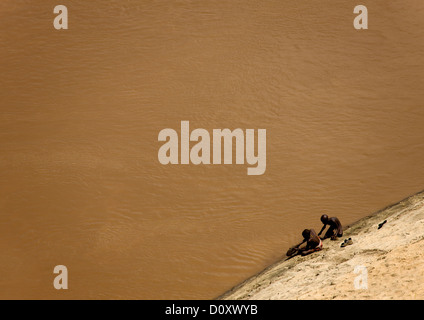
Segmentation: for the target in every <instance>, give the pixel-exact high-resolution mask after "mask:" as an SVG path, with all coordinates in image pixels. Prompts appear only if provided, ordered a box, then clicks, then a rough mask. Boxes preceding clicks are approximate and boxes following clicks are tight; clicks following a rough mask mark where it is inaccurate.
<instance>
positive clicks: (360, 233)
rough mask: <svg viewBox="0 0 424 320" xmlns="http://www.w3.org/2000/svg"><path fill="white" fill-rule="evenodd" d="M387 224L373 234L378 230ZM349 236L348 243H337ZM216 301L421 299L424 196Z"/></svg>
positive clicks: (423, 290)
mask: <svg viewBox="0 0 424 320" xmlns="http://www.w3.org/2000/svg"><path fill="white" fill-rule="evenodd" d="M384 220H387V222H386V223H385V224H384V225H383V226H382V227H381V228H380V229H378V225H379V224H380V223H381V222H383V221H384ZM348 237H351V238H352V239H353V244H352V245H349V246H346V247H344V248H341V247H340V244H341V243H342V242H343V240H344V239H345V238H348ZM218 299H231V300H233V299H252V300H263V299H265V300H267V299H424V191H423V192H420V193H418V194H416V195H414V196H411V197H409V198H407V199H405V200H403V201H401V202H399V203H397V204H395V205H392V206H390V207H387V208H385V209H383V210H381V211H379V212H377V213H375V214H373V215H371V216H368V217H365V218H363V219H361V220H359V221H358V222H356V223H355V224H353V225H352V226H350V227H348V228H347V229H346V230H345V232H344V235H343V238H342V239H341V240H337V241H331V240H329V239H327V240H325V241H324V249H323V250H322V251H320V252H315V253H313V254H311V255H309V256H306V257H301V256H296V257H294V258H292V259H289V260H284V261H281V262H278V263H276V264H274V265H272V266H270V267H268V268H267V269H265V270H263V271H262V272H261V273H259V274H257V275H255V276H253V277H252V278H250V279H248V280H246V281H245V282H243V283H241V284H240V285H238V286H236V287H234V288H233V289H231V290H230V291H228V292H226V293H225V294H223V295H222V296H221V297H219V298H218Z"/></svg>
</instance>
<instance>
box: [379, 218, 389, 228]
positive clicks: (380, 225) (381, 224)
mask: <svg viewBox="0 0 424 320" xmlns="http://www.w3.org/2000/svg"><path fill="white" fill-rule="evenodd" d="M386 222H387V220H384V221H383V222H382V223H380V224H379V225H378V229H381V227H382V226H383V225H384V224H385V223H386Z"/></svg>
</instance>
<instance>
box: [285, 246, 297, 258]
mask: <svg viewBox="0 0 424 320" xmlns="http://www.w3.org/2000/svg"><path fill="white" fill-rule="evenodd" d="M298 252H299V248H297V247H292V248H290V249H289V250H287V253H286V256H287V257H291V256H293V255H295V254H297V253H298Z"/></svg>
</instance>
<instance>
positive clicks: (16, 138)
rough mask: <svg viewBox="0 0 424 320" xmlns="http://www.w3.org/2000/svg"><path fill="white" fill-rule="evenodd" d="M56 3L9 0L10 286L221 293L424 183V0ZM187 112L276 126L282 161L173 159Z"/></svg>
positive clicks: (55, 294)
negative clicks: (167, 153) (360, 11)
mask: <svg viewBox="0 0 424 320" xmlns="http://www.w3.org/2000/svg"><path fill="white" fill-rule="evenodd" d="M58 4H62V3H58V2H56V1H50V0H43V1H29V0H28V1H24V0H13V1H12V0H2V1H1V3H0V30H1V31H0V44H1V46H0V66H1V76H0V217H1V219H0V272H1V274H2V276H1V277H0V298H25V299H41V298H46V299H47V298H51V299H63V298H67V299H102V298H115V299H210V298H214V297H216V296H218V295H220V294H222V293H223V292H225V291H226V290H228V289H230V288H231V287H232V286H234V285H236V284H237V283H239V282H240V281H242V280H244V279H246V278H247V277H249V276H251V275H253V274H255V273H256V272H258V271H260V270H262V269H263V268H264V267H266V266H267V265H269V264H271V263H273V262H275V261H277V260H278V259H281V258H282V256H283V255H284V253H285V251H286V250H287V248H288V247H289V246H290V245H291V244H293V243H296V242H298V241H299V240H301V231H302V230H303V229H304V228H307V227H309V228H314V229H316V230H317V229H318V230H319V229H320V227H321V225H320V221H319V217H320V215H321V214H322V213H327V214H328V215H330V216H334V215H335V216H337V217H339V218H340V220H341V221H342V223H344V224H348V223H352V222H354V221H356V220H358V219H360V218H361V217H363V216H365V215H368V214H370V213H372V212H374V211H376V210H378V209H381V208H382V207H385V206H387V205H389V204H391V203H394V202H397V201H399V200H401V199H403V198H405V197H406V196H408V195H410V194H413V193H416V192H418V191H420V190H422V189H423V188H424V166H423V165H422V163H423V158H424V129H423V128H424V105H423V103H424V90H423V89H424V76H423V75H424V2H423V1H421V0H408V1H405V0H392V1H389V2H388V1H383V0H375V1H372V3H371V2H369V3H367V7H368V12H369V29H368V30H355V29H354V28H353V19H354V17H355V15H354V14H353V8H354V7H355V6H356V5H357V4H360V3H358V2H357V1H351V0H347V1H335V0H332V1H328V0H323V1H319V2H318V1H306V0H297V1H288V0H266V1H263V0H255V1H251V0H243V1H233V0H232V1H221V0H217V1H186V0H177V1H153V0H152V1H147V0H146V1H135V0H128V1H118V0H111V1H100V0H92V1H82V0H75V1H71V2H68V3H63V4H65V5H67V7H68V10H69V29H68V30H55V29H54V27H53V19H54V17H55V15H54V14H53V8H54V7H55V6H56V5H58ZM182 120H188V121H190V127H191V128H192V129H194V128H204V129H206V130H208V131H209V132H212V130H213V129H215V128H230V129H235V128H242V129H248V128H250V129H266V130H267V169H266V172H265V174H264V175H260V176H248V175H247V174H246V169H247V166H246V165H235V164H234V165H199V166H196V165H161V164H160V163H159V161H158V150H159V147H160V146H161V144H162V143H160V142H158V133H159V132H160V130H162V129H164V128H173V129H175V130H177V131H179V127H180V122H181V121H182ZM56 265H65V266H66V267H67V268H68V271H69V290H59V291H58V290H55V289H54V287H53V279H54V277H55V276H56V275H55V274H53V268H54V266H56Z"/></svg>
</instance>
